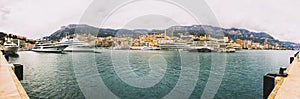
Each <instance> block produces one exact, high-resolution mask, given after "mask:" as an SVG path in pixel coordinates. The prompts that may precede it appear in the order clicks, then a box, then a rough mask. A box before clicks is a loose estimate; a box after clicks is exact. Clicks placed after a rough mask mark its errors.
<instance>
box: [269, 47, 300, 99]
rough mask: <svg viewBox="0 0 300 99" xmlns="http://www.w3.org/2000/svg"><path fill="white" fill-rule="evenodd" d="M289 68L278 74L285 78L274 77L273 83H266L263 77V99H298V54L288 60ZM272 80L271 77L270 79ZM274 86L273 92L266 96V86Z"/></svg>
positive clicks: (299, 66) (299, 84)
mask: <svg viewBox="0 0 300 99" xmlns="http://www.w3.org/2000/svg"><path fill="white" fill-rule="evenodd" d="M290 62H291V64H290V66H289V67H288V68H287V69H286V71H285V72H284V71H280V72H281V73H279V74H286V76H279V77H274V79H273V81H271V83H270V80H269V81H268V79H269V78H267V79H266V75H265V77H264V99H266V98H267V99H300V58H299V52H298V53H296V54H295V55H294V57H291V58H290ZM271 78H272V77H271ZM272 84H274V85H275V86H274V88H273V90H272V91H271V92H270V93H269V95H267V94H268V92H267V94H266V91H268V86H270V85H272Z"/></svg>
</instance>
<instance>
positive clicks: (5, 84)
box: [0, 52, 29, 99]
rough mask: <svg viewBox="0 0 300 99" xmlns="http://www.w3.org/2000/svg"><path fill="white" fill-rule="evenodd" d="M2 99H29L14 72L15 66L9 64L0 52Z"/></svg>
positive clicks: (0, 94)
mask: <svg viewBox="0 0 300 99" xmlns="http://www.w3.org/2000/svg"><path fill="white" fill-rule="evenodd" d="M0 99H29V97H28V95H27V93H26V91H25V90H24V88H23V86H22V85H21V83H20V81H19V80H18V78H17V76H16V74H15V72H14V65H13V64H9V63H8V61H7V60H6V59H5V57H4V55H3V54H2V52H0Z"/></svg>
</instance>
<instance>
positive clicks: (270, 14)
mask: <svg viewBox="0 0 300 99" xmlns="http://www.w3.org/2000/svg"><path fill="white" fill-rule="evenodd" d="M91 2H92V0H0V31H3V32H6V33H14V34H17V35H23V36H27V37H29V38H34V39H36V38H39V37H43V36H47V35H50V34H51V33H53V32H55V31H56V30H58V29H59V28H60V27H61V26H63V25H68V24H72V23H79V20H80V18H81V16H82V15H83V13H84V12H85V11H86V9H87V8H88V6H89V5H90V4H91ZM206 2H207V4H208V5H209V7H210V8H211V10H212V11H213V13H214V14H215V16H216V18H217V19H218V22H219V23H220V25H221V26H222V27H225V28H230V27H238V28H245V29H249V30H251V31H263V32H267V33H269V34H271V35H272V36H274V37H276V38H277V39H280V40H289V41H294V42H299V43H300V38H299V37H300V28H298V27H297V26H300V13H299V9H300V6H299V5H300V0H206ZM174 11H175V10H174ZM179 15H180V14H179ZM148 17H149V16H148ZM183 17H184V16H183ZM179 20H182V19H179ZM173 21H174V22H175V21H176V20H173ZM173 21H172V22H170V23H174V22H173ZM185 21H186V22H185V23H186V24H189V22H188V20H185ZM175 23H176V22H175ZM192 24H193V22H191V23H190V25H192ZM110 26H111V27H114V25H110ZM114 28H119V27H118V26H116V27H114Z"/></svg>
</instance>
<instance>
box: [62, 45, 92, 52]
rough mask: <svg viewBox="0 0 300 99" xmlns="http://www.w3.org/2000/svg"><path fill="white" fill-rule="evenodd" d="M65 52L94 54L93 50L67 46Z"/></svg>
mask: <svg viewBox="0 0 300 99" xmlns="http://www.w3.org/2000/svg"><path fill="white" fill-rule="evenodd" d="M64 51H65V52H95V49H94V48H89V47H76V46H69V47H67V48H66V49H64Z"/></svg>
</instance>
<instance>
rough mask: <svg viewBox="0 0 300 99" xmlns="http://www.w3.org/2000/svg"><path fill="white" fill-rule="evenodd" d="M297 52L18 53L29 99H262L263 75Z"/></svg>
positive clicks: (16, 58) (120, 51) (286, 62)
mask: <svg viewBox="0 0 300 99" xmlns="http://www.w3.org/2000/svg"><path fill="white" fill-rule="evenodd" d="M295 53H296V51H271V50H267V51H264V50H249V51H248V50H247V51H238V52H236V53H192V52H186V51H126V50H116V51H111V50H103V51H102V53H84V52H81V53H65V54H55V53H36V52H31V51H22V52H18V54H19V57H14V58H11V59H10V62H11V63H20V64H23V65H24V80H23V81H21V83H22V85H23V87H24V88H25V90H26V92H27V94H28V95H29V97H30V98H33V99H34V98H55V99H61V98H68V99H69V98H70V99H85V98H98V99H105V98H126V99H153V98H154V99H156V98H157V99H159V98H167V99H169V98H172V99H176V98H190V99H199V98H204V99H206V98H215V99H224V98H225V99H228V98H229V99H235V98H242V99H244V98H246V99H248V98H250V99H261V98H262V93H263V75H264V74H266V73H270V72H278V70H279V67H282V66H284V67H287V66H288V65H289V59H290V58H289V57H291V56H293V55H294V54H295Z"/></svg>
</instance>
